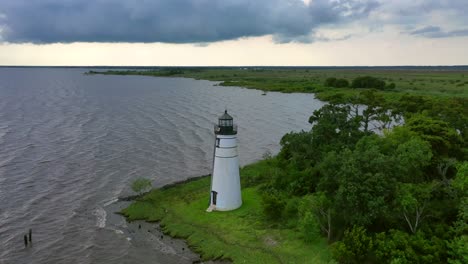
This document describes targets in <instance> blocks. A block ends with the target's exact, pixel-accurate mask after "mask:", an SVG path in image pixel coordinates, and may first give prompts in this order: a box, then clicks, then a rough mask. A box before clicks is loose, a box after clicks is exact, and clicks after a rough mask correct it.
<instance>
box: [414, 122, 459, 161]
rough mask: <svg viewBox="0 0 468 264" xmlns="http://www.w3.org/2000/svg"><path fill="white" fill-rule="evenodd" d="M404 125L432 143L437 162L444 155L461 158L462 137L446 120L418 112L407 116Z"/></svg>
mask: <svg viewBox="0 0 468 264" xmlns="http://www.w3.org/2000/svg"><path fill="white" fill-rule="evenodd" d="M405 126H406V127H408V128H409V129H410V130H411V131H414V132H416V133H417V134H418V135H419V136H420V137H421V138H422V139H423V140H426V141H428V142H429V143H430V144H431V145H432V152H433V155H434V158H435V159H436V161H437V163H438V160H440V159H442V158H446V157H455V158H461V159H463V157H462V148H463V139H462V138H461V136H460V135H459V134H458V133H457V131H456V130H455V129H454V128H452V127H450V125H449V124H448V123H447V122H444V121H442V120H438V119H433V118H431V117H429V116H427V115H422V114H418V115H414V116H412V117H411V118H409V119H408V120H407V122H406V124H405Z"/></svg>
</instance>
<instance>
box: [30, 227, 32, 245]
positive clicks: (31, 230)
mask: <svg viewBox="0 0 468 264" xmlns="http://www.w3.org/2000/svg"><path fill="white" fill-rule="evenodd" d="M31 242H32V228H29V243H31Z"/></svg>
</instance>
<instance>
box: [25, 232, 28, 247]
mask: <svg viewBox="0 0 468 264" xmlns="http://www.w3.org/2000/svg"><path fill="white" fill-rule="evenodd" d="M27 246H28V235H24V247H27Z"/></svg>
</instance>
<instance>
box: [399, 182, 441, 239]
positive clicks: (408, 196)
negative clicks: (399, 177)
mask: <svg viewBox="0 0 468 264" xmlns="http://www.w3.org/2000/svg"><path fill="white" fill-rule="evenodd" d="M433 191H434V183H432V182H430V183H419V184H414V183H401V184H399V186H398V188H397V192H396V203H397V207H398V211H399V213H400V214H401V215H402V216H403V218H404V220H405V221H406V223H407V224H408V227H409V229H410V231H411V232H412V233H413V234H414V233H416V232H417V230H418V228H419V227H420V225H421V224H422V221H423V220H424V218H425V217H426V213H427V207H428V206H429V202H430V199H431V195H432V192H433Z"/></svg>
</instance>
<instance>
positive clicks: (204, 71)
mask: <svg viewBox="0 0 468 264" xmlns="http://www.w3.org/2000/svg"><path fill="white" fill-rule="evenodd" d="M90 73H91V74H96V73H99V74H117V75H145V76H162V77H188V78H195V79H203V80H211V81H219V82H220V84H219V85H222V86H240V87H246V88H253V89H259V90H263V91H278V92H285V93H292V92H304V93H315V95H316V96H317V98H319V99H321V100H324V101H330V102H335V103H346V102H349V100H351V99H353V98H355V97H358V96H359V94H360V92H361V91H362V90H366V89H371V88H372V89H378V88H379V87H369V86H366V87H368V88H365V87H359V89H354V88H352V87H347V86H344V81H343V80H346V81H347V82H348V83H352V82H353V80H355V79H356V78H358V77H365V76H371V77H373V78H376V79H378V80H381V81H384V82H385V89H382V90H378V92H377V94H379V95H380V96H383V97H384V98H385V99H386V100H388V101H393V102H396V101H398V100H399V99H400V98H401V97H402V96H404V95H405V94H408V95H410V96H413V95H414V96H422V97H423V98H424V99H426V98H431V97H432V98H433V97H437V98H438V100H442V101H443V100H445V99H447V98H454V97H456V98H464V99H466V98H468V74H466V70H463V69H457V68H454V69H452V70H447V69H443V70H440V69H439V68H414V69H413V68H412V69H410V70H407V69H404V68H402V69H400V68H372V67H369V68H365V67H364V68H323V69H321V68H268V67H266V68H253V67H250V68H223V67H219V68H148V69H137V70H111V71H107V72H95V71H94V72H90ZM329 78H336V79H337V80H340V83H343V84H340V85H339V86H338V88H335V87H334V86H328V85H326V80H327V79H329ZM341 86H342V87H341ZM350 86H351V85H350Z"/></svg>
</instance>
